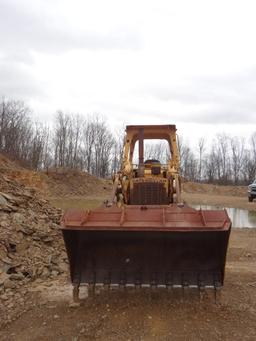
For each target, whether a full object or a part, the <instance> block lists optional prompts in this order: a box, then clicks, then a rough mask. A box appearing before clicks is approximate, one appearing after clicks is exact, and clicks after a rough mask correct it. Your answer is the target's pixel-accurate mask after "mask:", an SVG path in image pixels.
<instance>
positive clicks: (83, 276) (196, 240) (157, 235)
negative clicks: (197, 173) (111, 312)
mask: <svg viewBox="0 0 256 341" xmlns="http://www.w3.org/2000/svg"><path fill="white" fill-rule="evenodd" d="M230 229H231V222H230V219H229V217H228V215H227V213H226V211H225V210H223V211H219V210H218V211H210V210H206V211H204V210H195V209H193V208H190V207H178V206H177V205H174V204H173V205H169V206H167V205H166V206H148V207H147V206H126V207H123V208H117V207H110V208H98V209H95V210H92V211H82V210H76V209H72V210H68V211H66V213H65V214H64V216H63V220H62V232H63V236H64V240H65V244H66V249H67V253H68V258H69V263H70V275H71V281H72V283H73V285H74V286H79V285H80V284H92V285H95V284H102V285H107V286H108V285H122V286H134V285H135V286H155V287H162V286H164V287H183V286H184V287H185V286H189V287H199V288H200V287H212V288H215V289H216V288H217V287H218V288H219V287H221V286H222V285H223V281H224V271H225V262H226V252H227V246H228V240H229V234H230Z"/></svg>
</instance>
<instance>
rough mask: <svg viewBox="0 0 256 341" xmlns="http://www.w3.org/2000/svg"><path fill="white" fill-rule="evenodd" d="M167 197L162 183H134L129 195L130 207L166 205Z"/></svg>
mask: <svg viewBox="0 0 256 341" xmlns="http://www.w3.org/2000/svg"><path fill="white" fill-rule="evenodd" d="M168 203H169V202H168V196H167V194H166V190H165V187H164V184H163V183H160V182H140V183H134V184H133V189H132V190H131V194H130V204H131V205H166V204H168Z"/></svg>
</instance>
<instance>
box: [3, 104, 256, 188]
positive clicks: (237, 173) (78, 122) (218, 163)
mask: <svg viewBox="0 0 256 341" xmlns="http://www.w3.org/2000/svg"><path fill="white" fill-rule="evenodd" d="M123 130H124V129H123ZM123 130H122V131H119V132H116V133H114V132H113V130H111V129H110V128H109V126H108V124H107V122H106V120H105V119H104V117H102V116H100V115H87V116H86V117H84V116H82V115H79V114H72V113H65V112H63V111H58V112H57V113H56V114H55V118H54V122H53V124H52V126H46V125H43V124H39V123H36V122H35V121H34V120H32V118H31V109H30V108H29V107H28V106H27V105H26V104H25V103H24V102H22V101H16V100H6V99H2V101H1V102H0V152H1V153H3V154H6V155H8V157H10V158H11V159H14V160H18V161H19V162H20V163H21V164H22V165H23V166H25V167H28V168H31V169H35V170H47V169H49V168H51V167H67V168H72V169H79V170H83V171H87V172H89V173H91V174H93V175H95V176H98V177H107V176H109V175H111V174H112V173H113V172H116V171H118V170H119V169H120V167H121V160H122V151H123V133H124V131H123ZM178 142H179V143H178V147H179V151H180V159H181V175H182V176H183V177H184V178H185V179H187V180H191V181H201V182H209V183H219V184H231V183H232V184H248V183H249V182H251V181H252V180H254V179H255V178H256V132H255V133H254V134H252V136H250V137H248V139H247V140H245V139H244V138H241V137H231V136H228V135H227V134H225V133H223V134H218V135H216V137H215V138H214V139H213V140H212V141H210V142H209V141H206V139H204V138H200V139H199V140H198V144H197V147H196V148H193V149H192V148H191V147H190V145H189V144H188V143H187V142H185V140H184V139H182V137H179V139H178ZM145 158H146V159H158V160H160V161H161V162H163V163H166V162H167V160H168V158H169V151H168V148H167V144H166V143H164V142H159V143H153V144H146V146H145Z"/></svg>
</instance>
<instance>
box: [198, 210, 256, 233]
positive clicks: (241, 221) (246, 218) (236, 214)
mask: <svg viewBox="0 0 256 341" xmlns="http://www.w3.org/2000/svg"><path fill="white" fill-rule="evenodd" d="M191 206H192V207H193V208H195V209H197V210H198V209H200V208H201V209H202V210H223V209H224V208H225V209H226V210H227V213H228V215H229V218H230V219H231V221H232V226H233V227H239V228H240V227H250V228H253V227H256V212H255V211H248V210H243V209H240V208H234V207H221V206H211V205H191Z"/></svg>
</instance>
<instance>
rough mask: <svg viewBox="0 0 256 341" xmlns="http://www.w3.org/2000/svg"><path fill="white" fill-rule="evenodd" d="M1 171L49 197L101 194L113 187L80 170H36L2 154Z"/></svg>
mask: <svg viewBox="0 0 256 341" xmlns="http://www.w3.org/2000/svg"><path fill="white" fill-rule="evenodd" d="M0 172H1V173H2V174H5V175H6V176H7V177H8V178H9V179H11V180H15V181H17V182H19V183H21V184H23V185H25V186H29V187H31V188H35V189H37V190H39V191H40V192H42V194H44V195H45V196H47V197H67V196H73V197H74V196H88V195H90V196H93V195H101V194H102V193H104V192H105V191H108V190H110V189H111V188H112V182H111V181H106V180H103V179H98V178H97V177H95V176H93V175H91V174H89V173H87V172H82V171H79V170H73V169H69V168H51V169H49V170H48V171H47V172H35V171H32V170H29V169H25V168H23V167H21V166H20V165H19V164H17V163H16V162H13V161H10V160H9V159H8V158H7V157H5V156H4V155H2V154H0Z"/></svg>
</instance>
